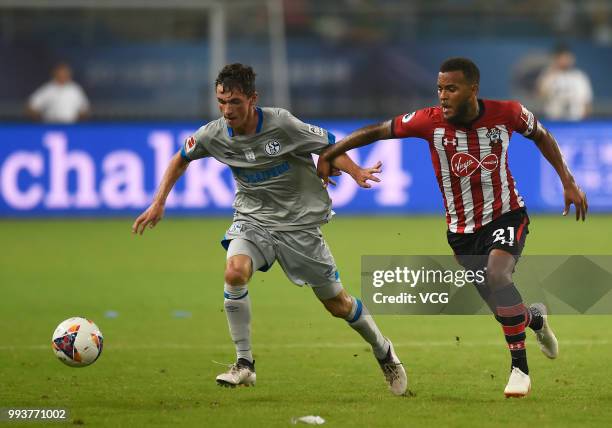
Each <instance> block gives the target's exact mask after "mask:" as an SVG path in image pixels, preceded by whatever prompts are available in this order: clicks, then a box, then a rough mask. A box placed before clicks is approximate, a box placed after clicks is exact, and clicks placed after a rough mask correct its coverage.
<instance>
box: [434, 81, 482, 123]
mask: <svg viewBox="0 0 612 428" xmlns="http://www.w3.org/2000/svg"><path fill="white" fill-rule="evenodd" d="M477 95H478V85H475V84H470V83H469V82H468V81H467V80H466V78H465V76H464V75H463V72H462V71H447V72H444V73H442V72H440V73H438V100H439V101H440V106H441V107H442V114H443V115H444V119H446V120H448V121H449V122H461V121H462V119H463V118H465V116H466V115H467V114H468V110H469V106H470V102H472V101H473V100H474V98H476V96H477Z"/></svg>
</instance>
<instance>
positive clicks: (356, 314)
mask: <svg viewBox="0 0 612 428" xmlns="http://www.w3.org/2000/svg"><path fill="white" fill-rule="evenodd" d="M351 299H353V307H352V308H351V312H350V313H349V315H348V317H346V320H347V321H348V324H349V325H350V326H351V327H352V328H353V329H354V330H355V331H356V332H357V333H359V334H360V335H361V337H363V338H364V339H365V341H366V342H368V343H369V344H370V345H372V351H373V352H374V356H375V357H376V358H377V359H379V360H382V359H383V358H385V357H386V356H387V352H389V341H388V340H387V339H385V338H384V336H383V335H382V333H381V332H380V330H379V329H378V326H377V325H376V323H375V322H374V319H373V318H372V316H371V315H370V313H369V312H368V310H367V308H366V307H365V306H363V304H362V303H361V300H359V299H357V298H355V297H352V296H351Z"/></svg>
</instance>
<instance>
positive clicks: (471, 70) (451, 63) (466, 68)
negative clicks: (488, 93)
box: [440, 57, 480, 84]
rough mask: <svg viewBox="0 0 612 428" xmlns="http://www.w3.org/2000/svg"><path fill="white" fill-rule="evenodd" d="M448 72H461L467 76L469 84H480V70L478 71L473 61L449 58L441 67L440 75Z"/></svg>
mask: <svg viewBox="0 0 612 428" xmlns="http://www.w3.org/2000/svg"><path fill="white" fill-rule="evenodd" d="M447 71H461V72H463V75H464V76H465V80H467V81H468V82H469V83H471V84H478V83H480V70H478V66H477V65H476V64H474V62H473V61H472V60H471V59H468V58H461V57H457V58H449V59H447V60H446V61H444V62H443V63H442V65H441V66H440V73H446V72H447Z"/></svg>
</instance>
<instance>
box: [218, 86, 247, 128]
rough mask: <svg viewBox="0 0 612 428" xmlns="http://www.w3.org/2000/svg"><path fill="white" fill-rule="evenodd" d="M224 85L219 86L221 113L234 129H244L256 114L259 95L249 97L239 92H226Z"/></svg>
mask: <svg viewBox="0 0 612 428" xmlns="http://www.w3.org/2000/svg"><path fill="white" fill-rule="evenodd" d="M223 89H224V88H223V86H222V85H217V91H216V92H217V103H218V104H219V111H220V112H221V114H222V115H223V117H224V118H225V121H226V122H227V124H228V126H230V127H231V128H234V129H238V130H240V129H242V128H244V127H245V126H246V125H247V124H248V122H249V119H251V117H252V115H253V114H254V107H255V103H256V102H257V94H256V93H255V94H253V95H252V96H251V97H247V96H246V95H245V94H243V93H242V92H240V91H239V90H233V91H229V90H228V91H224V90H223Z"/></svg>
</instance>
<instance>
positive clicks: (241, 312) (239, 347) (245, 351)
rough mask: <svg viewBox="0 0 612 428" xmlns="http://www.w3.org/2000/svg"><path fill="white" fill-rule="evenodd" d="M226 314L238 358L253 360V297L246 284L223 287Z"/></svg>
mask: <svg viewBox="0 0 612 428" xmlns="http://www.w3.org/2000/svg"><path fill="white" fill-rule="evenodd" d="M223 291H224V293H223V294H224V296H225V301H224V302H223V306H224V307H225V315H226V316H227V324H228V325H229V331H230V335H231V336H232V340H233V341H234V345H235V346H236V359H238V358H244V359H245V360H248V361H250V362H253V353H252V352H251V298H250V297H249V291H248V290H247V286H246V285H242V286H238V287H236V286H233V285H228V284H225V286H224V287H223Z"/></svg>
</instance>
